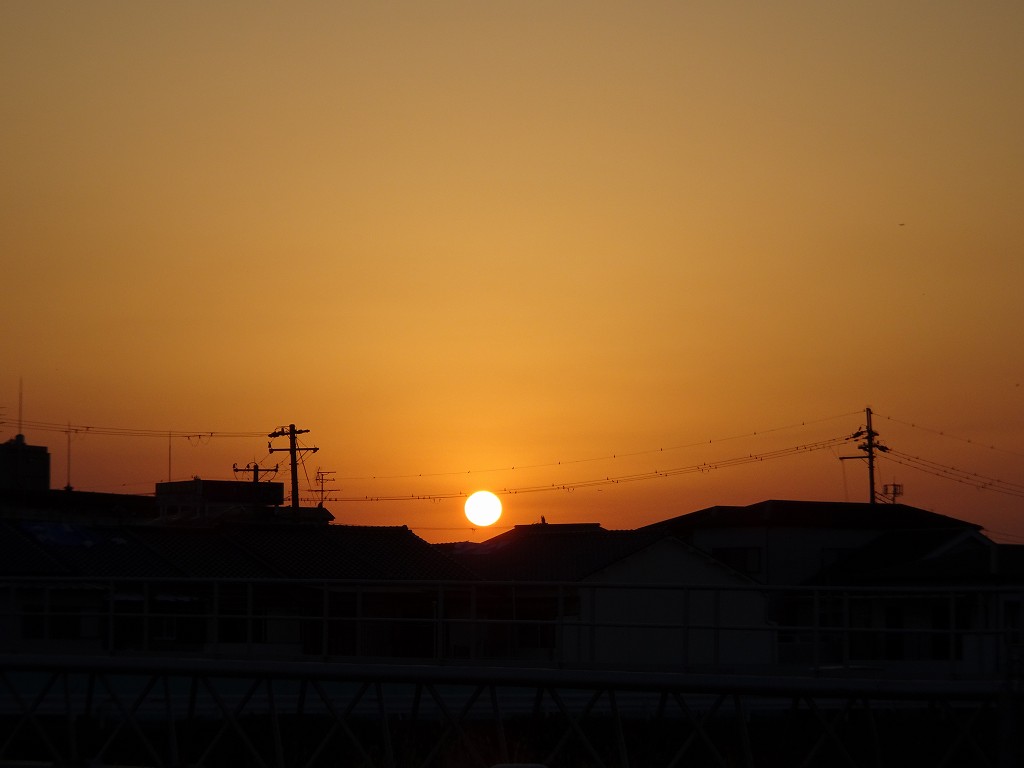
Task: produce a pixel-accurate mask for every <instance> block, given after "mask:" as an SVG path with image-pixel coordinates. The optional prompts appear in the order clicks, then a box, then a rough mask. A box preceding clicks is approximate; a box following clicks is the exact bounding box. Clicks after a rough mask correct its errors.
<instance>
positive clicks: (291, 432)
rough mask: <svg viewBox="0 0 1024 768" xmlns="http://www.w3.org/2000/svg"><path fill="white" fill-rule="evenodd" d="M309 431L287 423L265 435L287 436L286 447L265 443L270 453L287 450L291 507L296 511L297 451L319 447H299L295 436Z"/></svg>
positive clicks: (297, 503)
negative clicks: (290, 484) (290, 478)
mask: <svg viewBox="0 0 1024 768" xmlns="http://www.w3.org/2000/svg"><path fill="white" fill-rule="evenodd" d="M306 432H309V430H308V429H296V428H295V425H294V424H289V425H288V426H287V427H278V428H277V429H275V430H274V431H273V432H271V433H270V434H269V435H267V437H270V438H274V437H285V436H287V437H288V447H287V448H274V447H273V446H272V445H271V444H270V443H267V450H269V451H270V452H271V453H275V452H277V451H288V455H289V458H290V460H291V465H292V509H294V510H295V511H298V509H299V453H300V452H302V453H305V452H306V451H309V452H310V453H316V452H317V451H319V450H320V449H319V448H299V447H298V445H297V444H296V441H295V438H296V437H298V436H299V435H302V434H305V433H306Z"/></svg>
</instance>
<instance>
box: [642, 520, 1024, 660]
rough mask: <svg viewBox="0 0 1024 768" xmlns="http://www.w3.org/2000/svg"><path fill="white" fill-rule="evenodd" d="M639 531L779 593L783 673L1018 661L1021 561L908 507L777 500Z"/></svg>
mask: <svg viewBox="0 0 1024 768" xmlns="http://www.w3.org/2000/svg"><path fill="white" fill-rule="evenodd" d="M644 530H657V531H669V532H672V533H674V534H676V535H678V536H680V537H681V538H683V539H684V540H686V541H687V542H689V543H691V544H692V545H693V546H695V547H698V548H700V549H702V550H704V551H706V552H707V553H709V554H710V555H711V556H712V557H714V558H716V559H719V560H721V561H723V562H726V563H729V564H731V565H733V566H734V567H736V568H738V569H740V570H742V571H743V572H745V573H747V574H748V575H749V576H750V577H751V578H753V579H756V580H758V581H759V582H760V583H763V584H766V585H771V586H772V587H777V588H778V589H777V590H775V591H773V593H772V598H771V605H770V608H769V617H770V619H771V620H772V621H774V622H776V623H777V625H778V626H779V627H780V632H779V637H778V646H777V650H778V661H779V663H780V664H783V665H784V664H798V665H805V664H808V663H810V664H811V666H813V667H815V668H818V667H823V666H829V665H839V666H850V665H862V666H867V667H870V668H875V669H882V668H885V669H900V670H901V671H902V672H904V673H915V672H918V673H920V672H927V669H928V668H929V667H935V666H941V667H943V669H944V670H945V671H947V672H949V671H953V672H955V673H956V674H965V675H966V674H977V673H978V672H980V671H983V670H991V669H993V668H994V667H996V666H998V665H1001V664H1002V665H1005V663H1007V662H1008V660H1009V659H1010V657H1011V656H1012V655H1013V654H1015V653H1017V652H1018V650H1017V649H1016V648H1014V647H1011V645H1010V643H1012V642H1013V641H1012V640H1011V639H1010V638H1011V636H1012V635H1013V633H1014V632H1016V633H1017V635H1019V634H1020V629H1021V623H1022V622H1021V619H1022V615H1024V610H1022V604H1021V594H1020V590H1019V589H1017V588H1015V587H1014V586H1013V585H1018V584H1021V583H1022V581H1021V579H1020V575H1021V574H1020V572H1019V571H1020V558H1019V557H1017V556H1016V553H1015V552H1012V551H1011V550H1009V549H1007V548H1006V547H1003V546H1001V545H998V544H996V543H995V542H993V541H992V540H990V539H988V538H987V537H986V536H984V535H983V534H982V533H981V526H978V525H975V524H973V523H968V522H965V521H962V520H957V519H955V518H952V517H947V516H945V515H939V514H935V513H932V512H928V511H926V510H922V509H917V508H915V507H910V506H906V505H903V504H856V503H841V502H814V501H780V500H771V501H764V502H760V503H757V504H752V505H749V506H746V507H711V508H709V509H704V510H700V511H698V512H693V513H691V514H688V515H683V516H681V517H676V518H672V519H670V520H665V521H662V522H659V523H655V524H653V525H650V526H647V527H646V528H645V529H644ZM1014 567H1016V570H1017V571H1018V573H1016V574H1014V573H1013V569H1014ZM997 586H998V587H999V588H998V589H996V588H994V587H997ZM1018 642H1019V641H1018Z"/></svg>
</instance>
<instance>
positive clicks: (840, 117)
mask: <svg viewBox="0 0 1024 768" xmlns="http://www.w3.org/2000/svg"><path fill="white" fill-rule="evenodd" d="M1022 84H1024V4H1021V3H1018V2H986V1H985V0H982V1H981V2H914V1H912V0H911V1H908V2H900V3H891V2H881V1H879V2H871V1H862V2H839V3H821V2H817V1H816V0H815V1H813V2H812V1H810V0H808V1H807V2H790V1H787V0H780V2H773V3H755V2H732V1H729V0H715V1H714V2H683V1H682V0H680V1H678V2H630V3H619V2H597V1H594V0H591V1H588V2H571V1H566V2H554V3H552V2H550V1H546V2H460V1H456V0H443V1H438V2H359V3H356V2H326V1H325V2H297V3H288V4H270V3H249V2H227V1H225V2H217V3H208V2H174V3H138V2H97V1H93V2H89V3H39V2H34V1H33V2H16V1H14V0H6V1H5V2H4V3H3V4H0V148H2V151H0V258H2V260H3V284H4V287H5V290H4V301H3V303H2V305H0V340H2V353H3V355H2V359H3V366H2V373H0V406H2V408H3V411H2V412H0V413H2V417H3V419H4V421H5V423H4V424H2V425H0V440H7V439H10V437H11V436H12V435H13V434H15V433H16V432H17V429H18V427H17V420H18V415H19V388H20V389H21V392H22V395H21V402H22V407H21V410H20V413H21V414H22V417H23V419H24V421H23V423H22V425H23V431H24V432H25V434H26V437H27V438H28V440H29V441H30V442H33V443H36V444H45V445H48V446H49V447H50V450H51V453H52V460H53V485H54V486H55V487H61V486H63V485H64V484H65V482H66V480H67V474H68V472H67V461H68V450H67V447H68V439H67V436H66V435H65V434H62V433H60V432H59V431H54V430H52V429H41V428H39V425H40V424H44V425H45V424H68V423H69V424H72V425H76V426H79V425H88V426H92V427H94V428H96V427H116V428H119V429H125V430H153V431H155V432H160V431H171V432H173V433H175V435H174V436H173V437H172V438H170V439H167V438H161V437H146V436H129V435H117V436H109V435H98V434H92V435H90V434H84V433H82V432H76V433H75V434H74V435H73V436H72V438H71V440H70V445H71V472H70V476H71V478H70V479H71V483H72V485H74V486H75V487H76V488H79V489H82V490H102V491H125V492H140V493H141V492H151V491H152V490H153V484H154V483H155V482H158V481H162V480H166V479H167V477H168V469H169V467H168V465H169V464H170V472H171V476H173V477H174V478H175V479H180V478H187V477H190V476H192V475H201V476H203V477H207V478H230V477H232V471H231V466H232V464H233V463H238V464H241V465H244V464H245V463H247V462H250V461H254V460H256V461H261V462H263V463H265V464H273V463H276V462H279V461H282V454H274V455H273V456H272V457H270V456H268V454H267V450H266V443H267V439H266V437H265V434H266V433H269V432H271V431H272V430H274V429H275V428H277V427H279V426H281V425H284V424H288V423H295V424H297V425H298V426H299V427H300V428H306V429H310V430H311V432H310V433H309V434H307V435H303V439H304V442H305V444H307V445H316V446H318V447H319V448H320V451H319V453H317V454H315V455H313V454H310V455H307V457H306V465H305V466H306V469H305V471H304V473H303V480H302V486H303V487H307V486H308V483H307V481H306V476H307V475H308V476H309V477H310V478H312V476H313V475H314V474H315V471H316V469H317V468H318V467H319V468H322V469H324V470H328V471H332V472H334V473H335V474H334V475H331V478H332V482H331V483H330V484H329V486H328V487H329V488H332V489H333V491H332V496H333V497H335V498H338V499H341V500H339V501H336V502H332V503H331V504H329V505H328V506H329V508H331V509H332V511H334V513H335V515H336V516H337V517H338V519H339V521H340V522H347V523H360V524H362V523H367V524H387V525H392V524H406V525H409V526H410V527H411V528H413V529H414V530H415V531H417V532H418V533H420V535H422V536H424V537H425V538H427V539H430V540H439V541H440V540H453V539H467V538H476V539H479V538H481V537H483V536H486V535H491V534H493V532H494V530H496V529H492V530H490V531H486V532H482V531H471V530H469V529H468V528H467V527H466V526H467V523H466V521H465V519H464V517H463V516H462V509H461V506H462V502H461V500H460V499H458V498H452V496H453V495H458V494H463V493H469V492H471V491H474V490H477V489H478V488H489V489H491V490H495V491H499V492H500V491H501V489H528V488H535V487H537V486H544V485H549V486H550V485H554V486H563V485H568V486H572V487H573V489H574V490H571V491H570V490H555V491H548V492H537V493H517V494H506V495H503V496H502V498H503V501H504V503H505V515H504V516H503V518H502V520H501V521H500V522H499V524H498V526H499V528H500V526H503V525H512V524H516V523H526V522H534V521H536V520H538V519H539V517H540V515H542V514H543V515H545V517H546V518H547V520H548V521H549V522H571V521H580V520H593V521H599V522H601V523H603V524H604V525H605V526H606V527H609V528H618V527H634V526H636V525H641V524H645V523H648V522H652V521H654V520H657V519H661V518H663V517H667V516H670V515H678V514H682V513H684V512H689V511H692V510H695V509H699V508H702V507H705V506H709V505H712V504H746V503H752V502H755V501H759V500H762V499H766V498H810V499H837V500H844V499H847V500H852V501H859V500H864V499H866V496H867V477H866V470H865V468H864V465H863V462H860V461H840V460H839V458H838V457H839V456H842V455H853V454H856V453H858V452H857V451H856V448H855V447H854V446H855V443H853V444H851V445H850V446H848V447H838V448H829V449H825V450H820V451H814V452H808V453H805V454H804V455H801V456H796V457H788V458H780V459H775V460H772V461H764V462H757V463H754V464H746V465H742V466H737V467H731V468H719V469H715V470H713V471H708V472H684V473H680V474H678V475H676V476H672V477H667V478H660V479H654V480H641V481H638V482H632V483H618V484H608V485H599V486H591V487H582V486H584V484H585V482H586V481H589V480H594V479H600V478H605V477H608V478H621V477H625V476H628V475H632V474H641V475H643V474H645V473H649V472H652V471H664V470H665V469H680V468H687V467H695V466H698V465H700V464H702V463H704V462H708V463H714V462H718V461H721V460H724V459H731V458H737V457H741V456H750V455H752V454H753V455H761V454H763V453H766V452H768V451H773V450H777V449H780V448H787V447H793V446H797V445H805V444H809V443H812V442H814V441H817V440H823V439H829V438H833V437H841V436H845V435H849V434H851V433H852V432H854V431H855V430H856V429H857V428H858V427H860V426H861V425H863V423H864V414H863V409H864V408H865V406H871V407H872V408H874V409H875V411H876V414H878V415H877V416H876V421H875V426H876V428H877V429H878V431H879V432H880V433H881V440H882V441H883V442H884V443H886V444H887V445H889V446H890V447H892V448H893V449H898V450H900V451H901V452H904V453H905V454H907V455H914V456H919V457H923V458H925V459H927V460H929V461H933V462H936V463H937V464H939V465H941V466H942V467H955V468H958V469H961V470H964V471H969V472H973V473H976V474H978V475H980V476H982V477H984V478H996V479H1000V480H1002V481H1004V482H1006V483H1016V484H1018V485H1015V486H1011V487H1010V490H1013V489H1016V491H1015V492H1014V493H998V492H994V491H991V490H986V491H979V490H977V489H976V488H974V487H973V486H972V485H969V484H965V483H962V482H955V481H953V480H949V479H943V478H940V477H938V476H936V474H934V473H928V472H921V471H918V470H914V469H912V468H909V467H907V466H905V465H900V464H895V463H893V462H892V461H891V460H889V459H885V460H883V461H881V462H880V465H879V477H878V485H879V490H881V485H882V484H883V483H891V482H893V481H896V482H901V483H903V484H904V490H905V494H904V496H903V498H902V500H903V501H904V502H906V503H908V504H914V505H916V506H920V507H923V508H925V509H931V510H933V511H936V512H941V513H944V514H950V515H953V516H956V517H961V518H963V519H967V520H971V521H974V522H979V523H981V524H983V525H985V526H986V527H987V529H989V530H990V531H991V532H992V533H993V535H994V536H996V537H1002V539H1004V540H1013V541H1024V499H1022V496H1024V485H1020V484H1021V483H1024V479H1022V478H1024V472H1022V470H1024V388H1022V387H1021V383H1022V382H1024V356H1022V353H1021V329H1022V328H1024V301H1022V299H1021V293H1022V288H1024V247H1022V246H1024V140H1022V138H1021V137H1024V92H1022ZM20 382H23V383H22V384H19V383H20ZM27 425H36V426H27ZM189 431H193V432H195V433H211V432H212V433H215V435H214V436H213V437H208V438H206V439H198V438H191V439H189V438H186V437H183V436H179V435H178V433H181V432H189ZM224 433H244V434H241V435H239V436H230V435H227V434H224ZM754 433H758V434H756V435H755V434H754ZM940 433H943V434H940ZM968 441H970V442H968ZM275 444H276V445H278V446H282V447H283V446H284V445H285V441H280V440H279V441H277V442H276V443H275ZM169 448H170V451H169V450H168V449H169ZM659 449H664V450H659ZM169 453H170V462H169V461H168V458H169V457H168V454H169ZM612 456H615V457H616V458H610V457H612ZM559 462H561V463H559ZM512 467H516V469H511V468H512ZM490 470H500V471H490ZM278 479H282V480H287V478H286V476H285V475H284V473H282V474H281V475H280V476H279V478H278ZM1004 489H1005V487H1004ZM405 495H410V496H413V495H429V496H435V497H438V498H434V499H433V500H409V501H399V502H389V501H369V502H368V501H362V502H359V501H351V499H359V498H363V497H366V496H372V497H391V496H405Z"/></svg>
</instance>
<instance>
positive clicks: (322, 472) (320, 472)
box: [315, 468, 337, 507]
mask: <svg viewBox="0 0 1024 768" xmlns="http://www.w3.org/2000/svg"><path fill="white" fill-rule="evenodd" d="M334 474H337V473H336V472H335V471H334V470H333V469H319V468H318V469H317V471H316V480H315V482H316V484H317V485H319V486H320V491H319V493H320V506H321V507H322V506H323V505H324V499H325V497H326V495H327V491H333V490H334V489H333V488H328V487H327V483H329V482H330V481H331V480H333V479H334V478H332V477H330V475H334Z"/></svg>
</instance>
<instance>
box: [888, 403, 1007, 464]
mask: <svg viewBox="0 0 1024 768" xmlns="http://www.w3.org/2000/svg"><path fill="white" fill-rule="evenodd" d="M874 415H875V416H878V417H879V418H882V419H885V420H886V421H891V422H894V423H896V424H902V425H903V426H905V427H911V428H913V429H919V430H921V431H922V432H929V433H931V434H933V435H938V436H939V437H945V438H947V439H949V440H956V441H958V442H961V443H967V444H968V445H973V446H977V447H978V448H986V449H988V450H990V451H998V452H1000V453H1006V454H1009V455H1011V456H1019V457H1021V458H1024V453H1021V452H1020V451H1011V450H1008V449H1006V448H999V447H997V446H995V445H986V444H985V443H981V442H979V441H977V440H973V439H972V438H969V437H960V436H958V435H951V434H949V433H948V432H945V431H944V430H941V429H932V428H930V427H923V426H921V425H920V424H917V423H915V422H912V421H903V420H902V419H897V418H895V417H893V416H886V415H884V414H879V413H874Z"/></svg>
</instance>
